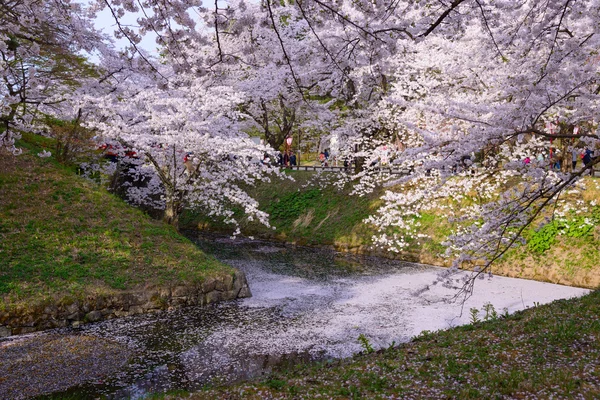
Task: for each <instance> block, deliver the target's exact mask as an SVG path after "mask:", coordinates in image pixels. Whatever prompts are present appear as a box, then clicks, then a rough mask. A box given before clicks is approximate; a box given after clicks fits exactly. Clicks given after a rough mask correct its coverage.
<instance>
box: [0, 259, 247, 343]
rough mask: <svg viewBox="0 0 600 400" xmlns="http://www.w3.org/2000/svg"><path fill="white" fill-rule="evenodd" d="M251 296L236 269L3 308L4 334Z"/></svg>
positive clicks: (1, 329) (0, 322)
mask: <svg viewBox="0 0 600 400" xmlns="http://www.w3.org/2000/svg"><path fill="white" fill-rule="evenodd" d="M250 296H252V294H251V293H250V288H249V287H248V282H247V280H246V275H245V274H244V273H243V272H242V271H238V270H236V272H235V274H231V275H224V276H220V277H216V278H208V279H207V280H206V281H205V282H203V283H202V284H201V285H189V286H175V287H167V288H151V289H148V290H138V291H127V292H120V293H115V294H110V295H97V296H88V297H87V298H86V299H84V300H76V301H72V302H71V301H62V302H60V303H58V304H46V305H39V306H33V307H21V308H17V309H15V310H11V311H7V312H4V311H0V337H5V336H9V335H16V334H20V333H30V332H35V331H40V330H44V329H52V328H60V327H67V326H73V327H77V326H79V325H80V324H82V323H86V322H97V321H101V320H105V319H111V318H119V317H125V316H128V315H134V314H142V313H148V312H157V311H160V310H171V309H175V308H179V307H185V306H202V305H206V304H210V303H214V302H218V301H225V300H234V299H238V298H244V297H250Z"/></svg>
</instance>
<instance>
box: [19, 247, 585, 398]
mask: <svg viewBox="0 0 600 400" xmlns="http://www.w3.org/2000/svg"><path fill="white" fill-rule="evenodd" d="M194 239H195V240H196V241H197V243H198V245H199V246H200V247H201V248H202V249H204V250H205V251H207V252H209V253H212V254H214V255H216V256H217V257H218V258H219V259H221V260H223V261H224V262H226V263H228V264H230V265H233V266H234V267H236V268H239V269H241V270H243V271H245V272H246V274H247V277H248V281H249V284H250V288H251V290H252V294H253V297H252V298H248V299H243V300H237V301H234V302H227V303H222V304H216V305H211V306H209V307H204V308H194V307H192V308H186V309H182V310H177V311H171V312H161V313H157V314H151V315H141V316H134V317H129V318H122V319H118V320H110V321H105V322H100V323H95V324H87V325H83V326H82V327H81V328H78V329H63V330H57V331H55V332H50V333H49V332H44V333H39V334H34V335H29V336H30V337H35V336H36V335H39V336H40V337H42V336H44V335H65V336H73V335H83V336H86V337H87V336H93V337H97V338H102V339H110V340H112V341H116V342H118V343H120V344H122V345H123V346H124V347H126V348H127V349H128V351H129V354H131V356H130V358H129V361H128V362H127V363H126V364H125V365H124V366H122V367H120V368H119V369H118V370H117V371H116V373H112V374H111V376H109V377H108V378H106V379H103V380H95V381H92V382H87V383H85V384H82V385H79V386H76V387H72V388H70V389H67V390H63V391H61V392H58V393H54V394H52V395H50V396H46V397H44V396H42V398H69V397H70V398H98V397H100V398H108V399H121V398H143V397H144V396H146V395H148V394H151V393H160V392H164V391H167V390H175V389H185V390H194V389H198V388H201V387H202V386H204V385H206V384H209V383H215V382H233V381H238V380H242V379H249V378H253V377H256V376H260V375H263V374H268V373H269V372H270V371H272V370H273V369H276V368H281V367H286V366H290V365H293V364H296V363H298V362H302V361H308V360H315V359H321V360H322V359H331V358H340V357H349V356H351V355H352V354H354V353H357V352H360V351H361V350H362V348H361V346H360V344H359V342H358V340H357V338H358V336H359V335H361V334H363V335H365V336H366V337H367V338H368V339H369V341H370V342H371V343H372V344H373V346H374V347H376V348H379V347H387V346H389V345H390V344H392V343H401V342H405V341H408V340H410V338H411V337H413V336H415V335H417V334H419V333H420V332H421V331H423V330H431V331H434V330H437V329H444V328H448V327H451V326H455V325H459V324H464V323H468V322H469V312H468V310H469V309H470V308H472V307H477V308H479V309H481V308H482V307H483V306H484V304H486V303H488V302H489V303H491V304H492V305H493V306H494V308H495V309H496V310H497V311H498V312H499V313H501V312H503V310H504V309H506V310H507V311H508V312H514V311H516V310H519V309H523V308H526V307H532V306H534V304H538V303H539V304H543V303H547V302H550V301H552V300H554V299H558V298H567V297H573V296H579V295H582V294H585V293H587V291H586V290H583V289H578V288H571V287H565V286H559V285H552V284H547V283H541V282H534V281H527V280H519V279H511V278H502V277H493V278H491V279H484V280H481V281H478V282H477V285H476V287H475V293H474V295H473V296H472V297H471V298H469V299H468V301H467V302H466V304H465V305H464V307H462V308H461V305H460V304H457V303H449V302H447V301H445V300H447V299H450V298H451V297H453V295H454V293H455V292H454V291H452V290H450V289H446V288H443V287H441V286H439V285H435V286H434V285H432V282H433V281H434V279H435V276H436V274H437V273H439V271H440V269H438V268H435V267H431V266H424V265H418V264H412V263H405V262H399V261H391V260H386V259H379V258H372V257H357V256H350V255H343V254H339V253H335V252H333V251H328V250H323V249H313V248H301V247H293V246H290V245H285V244H274V243H268V242H261V241H252V240H247V239H240V238H238V239H235V240H231V239H229V238H214V237H212V238H207V237H198V238H194ZM7 340H8V341H11V340H19V339H16V338H8V339H7Z"/></svg>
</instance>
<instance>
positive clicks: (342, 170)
mask: <svg viewBox="0 0 600 400" xmlns="http://www.w3.org/2000/svg"><path fill="white" fill-rule="evenodd" d="M286 168H287V169H291V170H294V171H322V172H337V173H353V172H354V168H352V167H339V166H327V167H325V166H322V165H294V166H291V167H286ZM373 170H374V171H376V172H385V173H388V174H395V175H408V174H410V170H408V169H398V168H391V167H376V168H374V169H373ZM592 176H595V177H600V169H599V168H596V169H593V170H592Z"/></svg>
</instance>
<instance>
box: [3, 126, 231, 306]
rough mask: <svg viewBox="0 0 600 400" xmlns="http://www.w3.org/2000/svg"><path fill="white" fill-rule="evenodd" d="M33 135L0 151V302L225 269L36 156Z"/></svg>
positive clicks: (172, 281)
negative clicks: (16, 148)
mask: <svg viewBox="0 0 600 400" xmlns="http://www.w3.org/2000/svg"><path fill="white" fill-rule="evenodd" d="M33 139H35V137H33ZM36 140H38V141H36ZM36 140H28V141H25V142H22V143H21V144H20V145H21V146H22V147H24V148H25V149H26V151H25V153H24V154H22V155H20V156H18V157H12V156H8V155H3V156H2V157H0V266H2V267H1V269H0V307H2V308H6V307H10V306H11V305H14V304H16V303H29V302H31V301H32V300H38V301H41V300H43V299H48V298H59V297H61V296H65V295H69V296H72V295H76V296H85V295H87V294H93V293H98V292H110V291H118V290H127V289H137V288H141V287H145V286H153V285H176V284H179V283H194V282H200V281H202V280H203V279H205V278H206V277H207V276H209V275H214V274H224V273H231V269H230V268H229V267H227V266H224V265H223V264H221V263H219V262H218V261H216V260H215V259H214V258H212V257H210V256H208V255H206V254H204V253H203V252H202V251H200V250H199V249H198V248H196V247H195V245H194V244H193V243H192V242H190V241H189V240H188V239H186V238H184V237H183V236H181V235H179V233H178V232H177V231H176V230H175V229H174V228H173V227H171V226H168V225H165V224H163V223H162V222H159V221H154V220H151V219H150V218H149V217H148V216H146V215H145V214H143V213H142V212H141V211H138V210H136V209H134V208H132V207H130V206H128V205H127V204H126V203H125V202H123V201H122V200H121V199H119V198H117V197H115V196H113V195H111V194H109V193H107V192H106V191H105V190H104V189H102V188H100V187H98V186H97V185H96V184H94V183H92V182H89V181H86V180H84V179H83V178H80V177H78V176H76V175H75V174H74V173H73V170H72V169H69V168H67V167H63V166H61V165H60V164H58V163H56V161H55V160H54V159H52V158H47V159H41V158H39V157H36V156H35V155H34V154H36V153H37V152H39V151H40V146H42V147H43V145H44V142H43V140H44V139H36Z"/></svg>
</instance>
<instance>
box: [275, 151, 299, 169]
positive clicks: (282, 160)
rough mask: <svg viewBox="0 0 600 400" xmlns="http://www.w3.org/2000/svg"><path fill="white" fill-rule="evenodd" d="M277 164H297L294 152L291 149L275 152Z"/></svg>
mask: <svg viewBox="0 0 600 400" xmlns="http://www.w3.org/2000/svg"><path fill="white" fill-rule="evenodd" d="M277 165H279V166H280V167H295V166H296V165H298V160H297V158H296V153H294V152H293V151H289V152H288V151H285V152H283V153H282V152H279V153H277Z"/></svg>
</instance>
